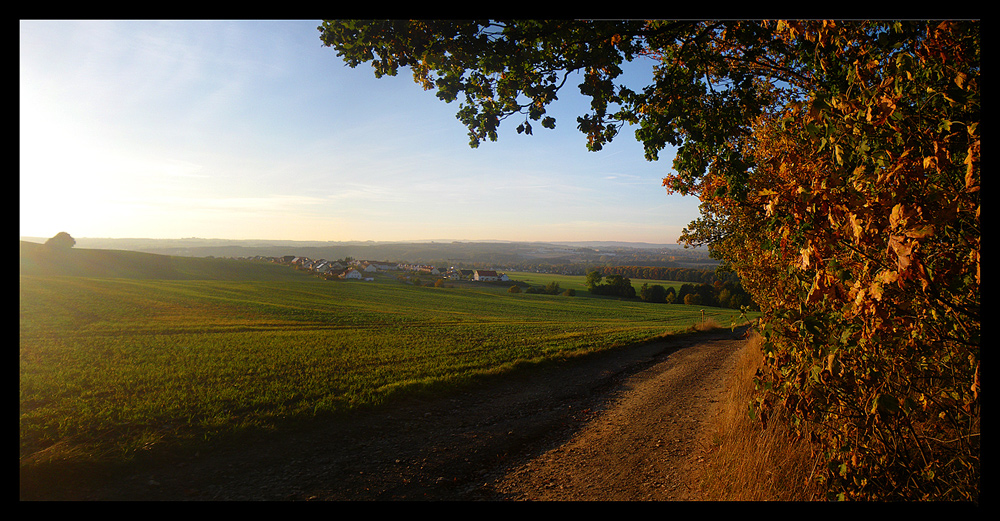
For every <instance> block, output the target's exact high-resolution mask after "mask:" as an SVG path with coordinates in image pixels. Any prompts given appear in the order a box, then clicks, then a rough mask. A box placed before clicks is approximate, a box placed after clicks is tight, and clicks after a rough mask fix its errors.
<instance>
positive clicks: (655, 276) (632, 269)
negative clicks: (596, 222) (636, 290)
mask: <svg viewBox="0 0 1000 521" xmlns="http://www.w3.org/2000/svg"><path fill="white" fill-rule="evenodd" d="M595 269H596V270H599V271H600V272H601V274H602V275H604V276H605V277H607V276H609V275H621V276H622V277H628V278H631V279H650V280H673V281H678V282H699V283H706V284H714V283H715V282H716V281H717V280H721V281H723V282H726V281H735V280H736V275H735V274H733V273H731V272H728V273H717V272H716V271H715V270H700V269H694V268H670V267H661V266H602V267H601V268H595Z"/></svg>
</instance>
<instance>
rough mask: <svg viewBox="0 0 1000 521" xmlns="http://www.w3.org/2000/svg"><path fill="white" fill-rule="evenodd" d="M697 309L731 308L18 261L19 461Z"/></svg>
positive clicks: (117, 455) (370, 394) (428, 388)
mask: <svg viewBox="0 0 1000 521" xmlns="http://www.w3.org/2000/svg"><path fill="white" fill-rule="evenodd" d="M241 276H242V275H241ZM245 276H246V277H250V275H249V274H247V275H245ZM277 279H280V280H277ZM702 309H705V310H706V314H705V315H706V316H707V318H708V319H711V320H715V321H717V322H718V323H722V324H728V323H730V322H731V321H732V320H733V319H735V318H737V316H738V314H739V312H738V311H734V310H728V309H718V308H699V307H694V306H684V305H675V304H649V303H645V302H640V301H621V300H616V299H598V298H593V299H574V298H566V297H562V296H551V295H528V294H520V295H511V294H507V293H506V292H497V291H489V290H476V289H464V288H453V289H443V288H427V287H416V286H411V285H407V284H400V283H398V282H393V281H386V282H367V283H366V282H357V283H351V282H330V281H323V280H320V279H317V278H314V277H309V278H306V279H299V278H296V277H294V276H291V277H288V278H287V279H286V278H284V277H283V276H281V277H277V278H276V280H264V281H252V280H236V281H231V280H154V279H145V278H144V279H129V278H88V277H61V276H26V275H22V276H21V277H20V328H19V329H20V350H19V352H20V356H19V373H20V401H19V404H20V458H21V465H22V467H24V466H31V465H42V464H46V463H47V462H60V461H94V462H120V461H127V460H129V459H131V458H132V457H134V456H135V455H137V454H141V453H143V452H144V451H146V450H148V449H151V448H154V447H158V446H170V445H176V444H184V443H189V442H201V441H204V440H212V439H218V438H224V437H226V436H230V435H236V434H239V433H240V432H249V431H253V430H257V429H264V430H269V429H274V428H277V427H280V426H281V425H284V424H287V423H290V422H296V421H302V420H308V419H309V418H313V417H316V416H323V415H330V414H340V413H344V412H349V411H352V410H357V409H359V408H365V407H371V406H376V405H378V404H381V403H384V402H385V401H387V400H391V399H395V398H397V397H400V396H412V395H414V394H418V393H436V392H442V391H447V390H449V389H454V388H456V387H458V386H462V385H467V384H469V383H472V382H474V381H475V380H476V379H477V378H479V377H482V376H485V375H491V374H499V373H502V372H505V371H510V370H512V369H514V368H517V367H519V366H521V365H523V364H536V363H542V362H545V361H551V360H558V359H560V358H565V357H571V356H576V355H580V354H585V353H588V352H593V351H597V350H602V349H608V348H613V347H621V346H628V345H633V344H639V343H643V342H646V341H650V340H652V339H655V338H658V337H661V336H662V335H664V334H665V333H671V332H680V331H686V330H690V329H691V328H692V327H693V326H695V325H698V324H700V323H701V322H702V320H703V315H702V312H701V311H702ZM706 322H707V320H706Z"/></svg>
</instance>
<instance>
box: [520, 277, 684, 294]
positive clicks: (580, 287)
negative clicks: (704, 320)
mask: <svg viewBox="0 0 1000 521" xmlns="http://www.w3.org/2000/svg"><path fill="white" fill-rule="evenodd" d="M506 273H507V276H508V277H510V278H511V280H516V281H521V282H527V283H528V284H531V285H532V286H544V285H546V284H548V283H550V282H556V283H558V284H559V287H560V288H561V289H564V290H567V289H575V290H576V291H577V294H578V295H581V294H586V291H587V277H586V276H584V275H559V274H549V273H531V272H527V271H508V272H506ZM631 282H632V286H633V287H635V290H636V292H638V291H639V288H640V287H642V285H643V284H649V285H650V286H653V285H660V286H663V287H664V288H674V291H678V290H680V289H681V286H682V285H684V284H689V283H687V282H677V281H671V280H652V279H631Z"/></svg>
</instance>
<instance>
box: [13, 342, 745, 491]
mask: <svg viewBox="0 0 1000 521" xmlns="http://www.w3.org/2000/svg"><path fill="white" fill-rule="evenodd" d="M740 345H742V341H741V340H740V332H736V333H733V332H731V331H729V330H728V329H723V330H718V331H714V332H709V333H700V334H694V335H687V336H680V337H676V338H673V339H670V340H668V341H664V342H659V343H655V344H649V345H645V346H641V347H633V348H629V349H621V350H615V351H613V352H610V353H604V354H600V355H596V356H591V357H586V358H584V359H581V360H575V361H572V362H567V363H563V364H556V365H554V366H550V367H546V368H544V369H537V370H532V371H530V372H526V373H524V374H520V375H518V376H516V377H505V378H500V379H497V380H496V381H494V382H490V383H488V384H486V385H482V386H479V387H477V388H476V389H474V390H471V391H468V392H465V393H462V394H460V395H457V396H453V397H449V398H444V399H439V400H428V401H412V402H410V403H405V404H400V405H398V406H394V407H392V408H390V409H386V410H379V411H373V412H368V413H365V414H359V415H357V416H356V417H353V418H352V419H351V420H350V421H339V422H335V423H327V424H324V425H317V426H313V427H311V428H309V429H308V430H303V431H300V432H296V433H292V434H287V433H286V434H280V435H270V436H266V437H261V438H260V439H258V440H254V441H248V442H246V443H242V444H240V445H239V446H237V447H228V448H225V449H219V450H213V451H210V452H204V453H201V454H192V455H184V456H174V457H171V458H170V459H169V460H167V461H161V462H160V463H157V464H152V463H150V464H148V465H144V466H143V467H142V468H137V469H133V470H132V471H130V472H129V473H128V474H126V475H107V476H98V475H92V474H90V475H88V474H75V475H74V474H64V475H62V479H59V480H53V479H46V480H37V479H34V478H33V477H31V476H24V475H22V477H21V499H22V500H26V499H27V500H31V499H65V500H696V499H699V497H698V493H697V479H696V475H697V474H696V472H695V471H696V469H697V468H698V463H699V458H700V455H701V453H702V452H701V451H702V449H703V448H704V447H705V446H706V444H707V443H708V441H707V439H706V436H707V434H706V433H705V432H704V430H703V429H702V426H703V425H704V424H705V422H706V421H707V420H708V419H709V418H710V416H711V415H712V414H714V406H715V404H717V403H718V400H719V399H720V398H721V395H722V391H723V387H722V386H723V381H724V376H725V375H726V374H727V371H728V370H729V368H730V367H731V364H732V361H733V356H732V355H733V354H734V353H735V352H736V351H737V349H738V348H739V346H740ZM693 477H695V478H694V479H693ZM40 483H41V484H42V485H43V486H40Z"/></svg>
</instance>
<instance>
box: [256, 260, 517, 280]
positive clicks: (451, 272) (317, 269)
mask: <svg viewBox="0 0 1000 521" xmlns="http://www.w3.org/2000/svg"><path fill="white" fill-rule="evenodd" d="M250 260H256V261H264V262H274V263H278V264H285V265H289V266H293V267H295V268H298V269H302V270H308V271H312V272H314V273H316V274H317V275H319V276H321V277H323V278H326V279H341V280H360V281H372V280H375V277H374V274H376V273H385V272H410V273H418V274H427V275H436V276H438V277H441V278H443V279H449V280H468V281H476V282H504V281H509V280H510V278H509V277H507V275H506V274H505V273H498V272H497V271H496V270H464V269H454V268H439V267H436V266H427V265H423V264H406V263H395V262H381V261H370V260H358V259H350V258H346V259H341V260H333V261H330V260H326V259H310V258H309V257H297V256H294V255H285V256H282V257H265V256H256V257H252V258H250Z"/></svg>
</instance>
